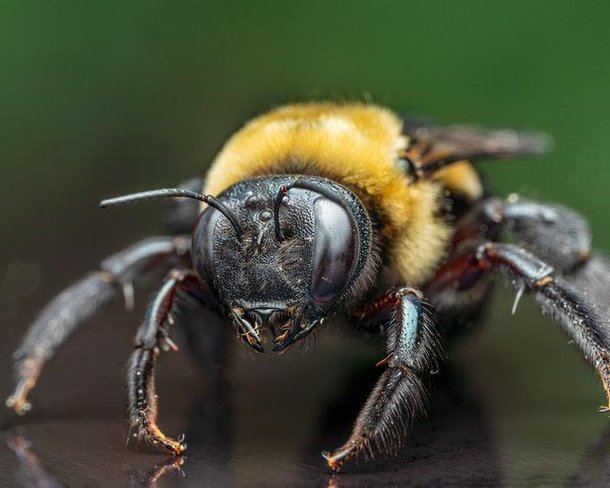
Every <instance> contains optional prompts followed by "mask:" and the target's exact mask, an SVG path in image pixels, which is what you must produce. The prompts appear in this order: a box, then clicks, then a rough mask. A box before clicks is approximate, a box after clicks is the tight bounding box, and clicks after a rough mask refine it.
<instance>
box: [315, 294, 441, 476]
mask: <svg viewBox="0 0 610 488" xmlns="http://www.w3.org/2000/svg"><path fill="white" fill-rule="evenodd" d="M359 315H360V319H361V321H362V326H363V327H364V328H372V329H374V328H377V327H380V328H381V330H382V331H383V333H384V335H385V336H386V353H387V356H386V357H385V359H383V360H381V361H380V362H379V363H378V365H379V366H382V365H383V366H387V369H386V370H385V371H384V372H383V373H382V374H381V376H380V378H379V379H378V381H377V384H376V385H375V388H374V389H373V391H372V392H371V394H370V396H369V398H368V399H367V401H366V403H365V404H364V407H363V408H362V410H361V411H360V414H359V415H358V418H357V419H356V423H355V425H354V428H353V431H352V433H351V435H350V437H349V439H348V440H347V442H345V444H343V445H342V446H341V447H339V448H338V449H335V450H334V451H332V452H323V453H322V456H323V457H324V458H325V459H326V462H327V463H328V466H329V467H330V468H331V469H333V470H335V471H337V470H339V469H340V468H341V466H342V465H343V464H344V463H345V462H346V461H348V460H349V459H351V458H352V457H354V456H356V455H358V454H360V453H362V452H365V453H368V454H369V455H371V456H372V455H374V454H375V452H378V451H380V452H384V453H393V452H395V451H396V449H397V448H398V447H399V446H400V445H401V444H402V441H403V439H404V436H405V434H406V431H407V430H408V429H409V428H410V425H411V423H412V421H413V420H414V419H415V418H416V417H417V416H419V415H421V414H422V413H423V411H424V404H425V402H426V399H427V392H426V385H425V382H426V378H427V377H428V375H429V374H430V372H431V370H434V369H436V368H435V362H436V361H437V360H438V356H439V353H440V341H439V337H438V334H437V330H436V328H435V327H436V324H435V322H434V318H433V312H432V310H431V307H430V306H429V305H427V304H426V303H425V302H424V300H423V296H422V294H421V293H420V292H419V291H417V290H414V289H412V288H397V289H394V290H391V291H389V292H387V293H385V294H384V295H382V296H380V297H379V298H377V299H376V300H374V301H373V302H371V303H370V304H369V305H367V306H365V308H364V309H362V311H361V312H360V314H359ZM384 323H385V325H378V324H384Z"/></svg>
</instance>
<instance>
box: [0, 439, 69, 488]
mask: <svg viewBox="0 0 610 488" xmlns="http://www.w3.org/2000/svg"><path fill="white" fill-rule="evenodd" d="M6 445H7V446H8V448H9V449H10V450H11V451H13V452H14V453H15V456H17V459H18V460H19V465H18V467H17V470H16V473H15V481H16V482H17V483H19V484H20V485H22V486H26V487H29V486H36V487H39V488H43V487H44V488H55V487H60V486H62V485H61V483H60V482H59V481H57V480H56V479H55V478H53V477H52V476H50V475H49V474H48V473H47V472H46V471H45V470H44V468H43V467H42V466H41V465H40V461H39V460H38V456H36V454H34V452H33V451H32V446H31V444H30V443H29V442H28V441H27V439H26V438H25V437H23V436H22V435H18V434H15V435H9V436H8V437H7V439H6Z"/></svg>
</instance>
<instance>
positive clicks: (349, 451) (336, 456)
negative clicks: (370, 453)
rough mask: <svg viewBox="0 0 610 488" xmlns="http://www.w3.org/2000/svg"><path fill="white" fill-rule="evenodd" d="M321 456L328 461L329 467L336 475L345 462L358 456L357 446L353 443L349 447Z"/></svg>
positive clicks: (323, 452) (325, 452) (324, 452)
mask: <svg viewBox="0 0 610 488" xmlns="http://www.w3.org/2000/svg"><path fill="white" fill-rule="evenodd" d="M321 454H322V457H323V458H324V459H325V460H326V464H327V465H328V467H329V468H330V469H332V470H333V471H334V472H335V473H336V472H337V471H339V470H340V469H341V467H342V466H343V464H344V463H345V462H347V461H349V460H350V459H351V458H352V457H353V456H354V455H355V454H356V445H355V444H354V443H352V444H351V445H349V446H343V447H340V448H339V449H336V450H334V451H332V452H330V451H322V453H321Z"/></svg>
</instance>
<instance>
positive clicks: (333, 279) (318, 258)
mask: <svg viewBox="0 0 610 488" xmlns="http://www.w3.org/2000/svg"><path fill="white" fill-rule="evenodd" d="M314 205H315V207H314V213H315V217H316V237H315V244H314V252H313V263H312V264H313V275H312V280H311V295H312V297H313V299H314V300H315V301H316V302H317V303H319V304H324V303H327V302H330V301H332V300H334V299H335V298H337V295H338V294H339V293H340V292H341V290H342V289H343V288H344V287H345V285H346V284H347V283H348V280H349V279H350V278H351V274H352V270H353V268H354V262H355V253H356V226H355V223H354V221H353V219H352V217H351V216H350V215H348V213H347V211H346V210H345V209H344V208H343V207H342V206H341V205H339V204H338V203H335V202H333V201H332V200H329V199H327V198H324V197H321V198H319V199H318V200H316V202H315V204H314Z"/></svg>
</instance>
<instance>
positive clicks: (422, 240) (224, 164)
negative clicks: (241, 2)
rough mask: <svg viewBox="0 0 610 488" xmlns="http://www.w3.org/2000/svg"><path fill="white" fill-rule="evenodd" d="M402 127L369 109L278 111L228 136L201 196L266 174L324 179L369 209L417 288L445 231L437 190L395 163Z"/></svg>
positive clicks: (399, 269) (437, 256) (392, 259)
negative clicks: (415, 179)
mask: <svg viewBox="0 0 610 488" xmlns="http://www.w3.org/2000/svg"><path fill="white" fill-rule="evenodd" d="M401 128H402V122H401V120H400V119H399V118H398V117H397V116H396V115H395V114H394V113H392V112H390V111H389V110H386V109H384V108H380V107H377V106H374V105H365V104H336V103H307V104H297V105H287V106H283V107H280V108H278V109H276V110H273V111H271V112H269V113H266V114H263V115H261V116H259V117H257V118H255V119H253V120H252V121H250V122H249V123H248V124H246V125H245V126H244V127H243V128H242V129H241V130H239V131H238V132H237V133H236V134H235V135H233V136H232V137H231V138H230V139H229V141H228V142H227V143H226V144H225V146H224V148H223V149H222V151H221V152H220V154H218V156H217V157H216V159H215V161H214V162H213V164H212V166H211V168H210V170H209V172H208V175H207V179H206V182H205V188H204V192H205V193H207V194H212V195H218V194H219V193H221V192H222V191H223V190H225V189H227V188H228V187H230V186H231V185H233V184H235V183H237V182H238V181H241V180H245V179H248V178H252V177H255V176H261V175H268V174H286V173H288V174H311V175H317V176H323V177H327V178H331V179H333V180H335V181H337V182H338V183H340V184H342V185H344V186H346V187H347V188H350V189H351V190H352V191H353V192H354V193H355V194H356V195H357V196H358V197H359V198H360V199H361V200H362V201H363V203H364V205H365V206H366V207H367V208H369V209H375V212H376V213H377V214H378V215H379V216H380V217H381V221H382V223H383V227H382V228H381V229H380V231H381V234H382V237H383V238H384V240H385V241H387V242H388V243H389V249H388V252H389V255H388V265H389V266H390V267H391V269H392V270H393V271H394V272H395V273H396V274H397V275H398V276H399V277H400V279H401V280H402V281H403V282H404V283H405V284H412V285H417V284H419V283H422V282H424V281H425V280H427V279H429V278H430V277H431V275H432V273H433V272H434V270H435V269H436V267H437V266H438V264H439V262H440V261H441V259H442V258H443V256H444V251H445V247H446V244H447V240H448V238H449V235H450V232H451V229H450V226H449V225H448V224H447V223H446V222H444V221H443V220H441V219H440V218H439V217H438V216H437V215H438V213H439V212H438V210H439V206H440V205H441V201H440V200H441V192H442V185H440V184H439V183H438V182H433V181H418V182H416V183H412V184H410V183H409V180H408V178H407V175H406V174H405V172H404V170H402V169H401V168H399V167H398V166H397V165H396V160H397V157H398V155H399V152H400V151H401V150H404V149H405V148H406V145H407V142H408V141H407V139H406V137H405V136H404V135H402V134H401ZM449 175H450V173H448V176H449ZM447 179H448V180H449V178H447Z"/></svg>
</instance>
